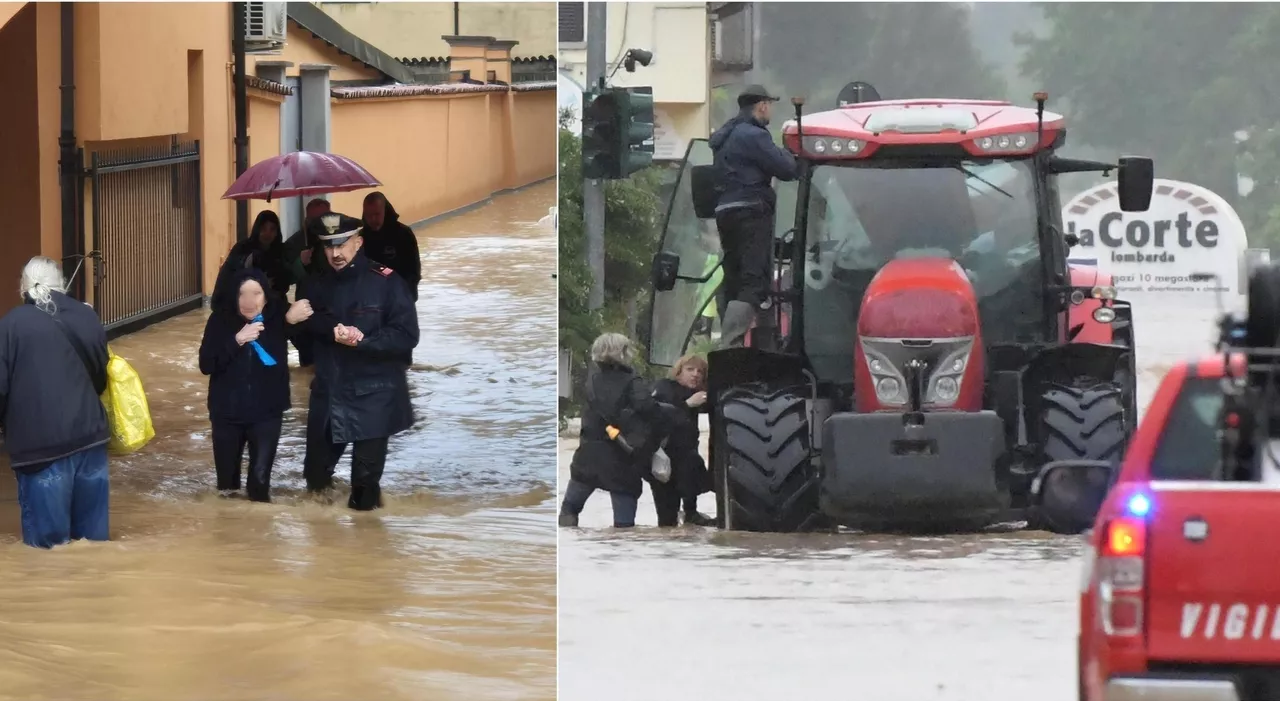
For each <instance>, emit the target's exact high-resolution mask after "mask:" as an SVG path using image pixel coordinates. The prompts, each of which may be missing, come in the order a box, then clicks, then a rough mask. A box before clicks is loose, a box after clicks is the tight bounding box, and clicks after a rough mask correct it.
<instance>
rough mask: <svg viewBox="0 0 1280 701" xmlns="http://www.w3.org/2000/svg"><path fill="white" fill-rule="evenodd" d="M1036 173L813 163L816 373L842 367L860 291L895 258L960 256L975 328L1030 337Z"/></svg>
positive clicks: (996, 163) (810, 326) (1023, 168)
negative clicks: (977, 322)
mask: <svg viewBox="0 0 1280 701" xmlns="http://www.w3.org/2000/svg"><path fill="white" fill-rule="evenodd" d="M1034 178H1035V171H1034V166H1033V165H1032V163H1031V162H1030V161H1026V160H1016V161H1004V160H985V161H958V160H957V161H951V162H949V163H939V164H936V165H934V164H930V165H929V167H918V166H914V165H913V166H911V167H903V166H900V165H889V166H886V165H885V164H883V163H881V164H874V165H872V164H824V165H821V166H819V167H817V168H816V169H815V170H814V171H813V176H812V181H811V188H810V193H809V202H808V207H809V212H808V214H809V219H808V229H809V232H808V236H807V241H806V245H807V255H806V256H805V271H804V272H805V275H804V277H805V283H806V289H805V294H804V305H805V306H804V334H805V349H806V351H807V354H808V355H809V357H810V359H811V361H812V362H813V365H814V369H815V370H816V371H817V372H818V374H819V376H822V377H824V378H829V379H839V378H848V377H851V372H852V367H853V366H852V356H853V350H854V348H853V344H854V339H855V337H856V329H857V316H858V309H859V305H860V304H861V301H862V296H863V293H864V292H865V291H866V289H867V286H868V285H869V284H870V282H871V278H872V277H874V276H875V274H876V272H878V271H879V270H880V268H881V267H883V266H884V265H885V264H886V263H888V262H889V261H891V260H894V259H895V258H905V257H920V256H944V257H948V258H953V259H955V260H957V261H959V262H960V264H961V265H962V266H963V267H964V269H965V271H966V272H967V273H968V275H969V279H970V281H971V282H972V284H973V287H974V291H975V292H976V294H977V296H978V300H979V313H980V314H981V316H982V320H981V321H982V330H983V336H984V340H985V341H986V342H987V343H988V344H991V343H1001V342H1004V343H1011V342H1019V341H1033V340H1036V338H1037V336H1038V335H1039V334H1040V333H1041V332H1042V329H1043V328H1044V308H1043V303H1042V289H1043V279H1042V278H1043V272H1042V267H1041V263H1040V246H1039V240H1038V237H1037V232H1036V198H1035V180H1034Z"/></svg>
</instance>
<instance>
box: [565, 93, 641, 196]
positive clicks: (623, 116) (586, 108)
mask: <svg viewBox="0 0 1280 701" xmlns="http://www.w3.org/2000/svg"><path fill="white" fill-rule="evenodd" d="M646 142H648V143H646ZM652 164H653V88H649V87H645V88H608V87H606V88H601V89H599V90H598V91H592V92H588V93H586V94H584V95H583V100H582V177H584V178H604V179H606V180H621V179H624V178H627V177H629V176H630V175H631V174H632V173H635V172H637V171H640V170H644V169H645V168H648V167H649V166H650V165H652Z"/></svg>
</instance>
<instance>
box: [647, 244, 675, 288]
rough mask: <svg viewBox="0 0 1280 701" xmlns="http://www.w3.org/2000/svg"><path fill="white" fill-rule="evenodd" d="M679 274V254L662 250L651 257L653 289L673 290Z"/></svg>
mask: <svg viewBox="0 0 1280 701" xmlns="http://www.w3.org/2000/svg"><path fill="white" fill-rule="evenodd" d="M679 275H680V256H678V255H676V254H674V253H665V252H663V253H658V254H657V255H655V256H654V257H653V289H655V290H657V291H659V292H670V291H671V290H674V289H675V287H676V279H677V278H678V277H679Z"/></svg>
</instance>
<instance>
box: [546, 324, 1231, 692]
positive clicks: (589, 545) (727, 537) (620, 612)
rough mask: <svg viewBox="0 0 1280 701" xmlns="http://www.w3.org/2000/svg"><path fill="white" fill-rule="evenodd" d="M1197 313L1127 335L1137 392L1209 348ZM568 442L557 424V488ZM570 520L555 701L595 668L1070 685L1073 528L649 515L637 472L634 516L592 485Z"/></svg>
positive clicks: (651, 680) (783, 683) (797, 683)
mask: <svg viewBox="0 0 1280 701" xmlns="http://www.w3.org/2000/svg"><path fill="white" fill-rule="evenodd" d="M1211 320H1212V315H1211V314H1206V315H1203V318H1197V319H1193V320H1188V319H1186V318H1185V317H1183V318H1181V319H1179V320H1178V321H1177V322H1174V321H1172V320H1168V321H1167V322H1164V321H1161V322H1156V323H1153V324H1151V325H1150V326H1148V327H1147V328H1148V329H1150V330H1149V331H1147V332H1146V333H1145V334H1143V335H1142V336H1140V337H1139V339H1138V342H1139V344H1140V345H1139V362H1140V363H1141V368H1140V372H1139V388H1138V389H1139V402H1140V405H1141V406H1142V407H1145V406H1146V404H1147V402H1149V401H1150V399H1151V396H1152V394H1153V393H1154V391H1155V387H1156V384H1157V383H1158V382H1159V379H1160V377H1161V376H1162V374H1163V372H1164V371H1165V370H1166V369H1167V368H1168V366H1169V364H1170V363H1172V362H1174V361H1176V360H1177V359H1178V358H1180V357H1185V356H1187V355H1188V354H1193V353H1203V352H1206V351H1208V350H1209V348H1208V347H1207V346H1206V343H1207V339H1208V337H1209V332H1208V330H1207V329H1206V330H1205V333H1204V334H1201V333H1199V332H1198V331H1196V330H1195V329H1196V328H1199V327H1200V326H1202V325H1207V324H1209V323H1211ZM1138 323H1139V327H1138V328H1139V333H1140V334H1141V333H1142V329H1143V327H1142V326H1141V324H1142V323H1143V322H1142V321H1139V322H1138ZM706 440H707V438H706V431H705V421H704V433H703V441H702V448H703V451H704V455H705V451H706ZM575 447H576V440H574V439H572V438H564V439H562V440H561V443H560V451H559V453H560V487H561V490H563V488H564V485H565V483H566V482H567V481H568V478H569V461H570V459H571V457H572V455H573V449H574V448H575ZM700 507H701V510H702V512H703V513H707V514H714V513H715V498H714V496H713V495H711V494H704V495H702V498H701V501H700ZM579 523H580V524H581V526H582V527H581V528H579V529H561V531H560V534H561V535H560V580H559V585H560V639H559V645H560V658H559V659H560V695H559V698H560V700H561V701H594V700H595V699H598V698H601V696H600V694H601V688H602V687H601V680H603V679H620V680H623V679H624V680H625V681H620V682H619V683H617V684H614V685H611V687H610V693H609V696H608V698H609V699H610V700H611V701H648V700H650V699H654V698H661V697H671V698H692V699H737V700H740V701H776V700H777V699H788V698H793V697H796V696H800V695H804V696H818V697H823V698H826V697H831V698H849V699H874V700H875V701H934V700H937V701H974V700H976V699H981V700H982V701H1027V700H1028V699H1035V700H1036V701H1074V699H1075V698H1076V677H1075V674H1076V670H1075V636H1076V631H1077V628H1078V624H1077V615H1078V596H1079V585H1080V577H1081V570H1080V565H1079V554H1080V550H1081V546H1082V541H1081V539H1080V538H1077V537H1062V536H1053V535H1051V534H1048V533H1043V532H1032V531H1016V530H1013V529H1012V528H1003V529H1001V528H996V529H993V531H994V532H989V533H983V534H974V535H959V536H950V537H903V536H884V535H861V534H837V535H770V534H753V533H724V532H720V531H717V530H715V529H704V528H697V527H688V526H682V527H680V528H679V529H675V530H660V529H658V528H657V527H656V524H657V518H656V516H655V514H654V510H653V500H652V498H651V497H650V496H649V493H648V490H647V489H646V492H645V496H644V497H643V498H642V499H641V502H640V511H639V516H638V518H637V523H638V524H639V527H638V528H636V529H635V530H634V531H630V532H619V531H615V530H613V529H612V528H610V524H611V523H612V517H611V510H610V506H609V499H608V495H607V494H605V493H602V492H597V493H596V494H595V495H594V496H593V497H592V498H591V500H590V501H589V502H588V504H587V508H586V511H584V513H583V514H582V516H581V518H580V521H579Z"/></svg>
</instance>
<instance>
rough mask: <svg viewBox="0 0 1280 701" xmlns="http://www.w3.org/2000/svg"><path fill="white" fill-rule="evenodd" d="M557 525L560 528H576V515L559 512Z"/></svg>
mask: <svg viewBox="0 0 1280 701" xmlns="http://www.w3.org/2000/svg"><path fill="white" fill-rule="evenodd" d="M559 523H560V527H561V528H577V527H578V515H577V514H571V513H569V512H567V511H561V512H560V520H559Z"/></svg>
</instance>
